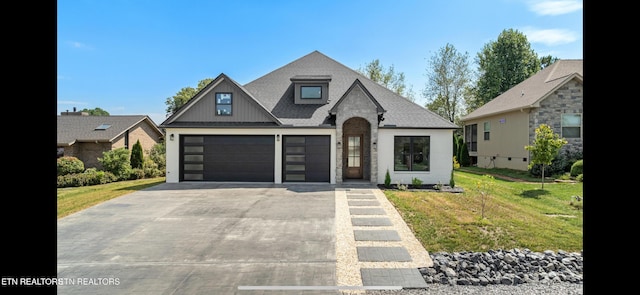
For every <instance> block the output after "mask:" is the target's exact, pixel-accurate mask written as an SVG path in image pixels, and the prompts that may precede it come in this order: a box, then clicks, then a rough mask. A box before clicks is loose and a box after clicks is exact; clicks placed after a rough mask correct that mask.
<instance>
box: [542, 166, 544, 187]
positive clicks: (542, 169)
mask: <svg viewBox="0 0 640 295" xmlns="http://www.w3.org/2000/svg"><path fill="white" fill-rule="evenodd" d="M542 189H544V164H542Z"/></svg>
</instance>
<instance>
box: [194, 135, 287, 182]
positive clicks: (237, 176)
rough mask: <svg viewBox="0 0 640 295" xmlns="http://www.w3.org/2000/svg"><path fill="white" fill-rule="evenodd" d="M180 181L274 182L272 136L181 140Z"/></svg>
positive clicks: (216, 136)
mask: <svg viewBox="0 0 640 295" xmlns="http://www.w3.org/2000/svg"><path fill="white" fill-rule="evenodd" d="M181 142H182V149H181V154H182V155H183V157H182V159H181V160H182V164H181V167H182V170H181V176H182V178H181V180H203V181H251V182H273V181H274V172H273V171H274V161H275V155H274V153H275V140H274V137H273V135H205V136H191V135H189V136H184V137H183V138H181Z"/></svg>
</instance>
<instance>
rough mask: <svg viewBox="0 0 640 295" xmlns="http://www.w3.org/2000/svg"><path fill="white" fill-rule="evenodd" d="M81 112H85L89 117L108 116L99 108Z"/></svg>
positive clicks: (107, 113)
mask: <svg viewBox="0 0 640 295" xmlns="http://www.w3.org/2000/svg"><path fill="white" fill-rule="evenodd" d="M81 112H85V113H88V114H89V116H109V112H107V111H105V110H103V109H101V108H95V109H86V108H85V109H83V110H81Z"/></svg>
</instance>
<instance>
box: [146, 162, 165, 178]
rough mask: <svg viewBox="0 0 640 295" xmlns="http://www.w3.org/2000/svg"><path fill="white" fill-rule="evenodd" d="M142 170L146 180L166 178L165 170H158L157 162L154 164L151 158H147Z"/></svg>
mask: <svg viewBox="0 0 640 295" xmlns="http://www.w3.org/2000/svg"><path fill="white" fill-rule="evenodd" d="M142 170H144V177H145V178H154V177H160V176H164V170H160V169H158V164H156V162H154V161H153V160H151V159H149V158H146V159H145V160H144V164H143V166H142Z"/></svg>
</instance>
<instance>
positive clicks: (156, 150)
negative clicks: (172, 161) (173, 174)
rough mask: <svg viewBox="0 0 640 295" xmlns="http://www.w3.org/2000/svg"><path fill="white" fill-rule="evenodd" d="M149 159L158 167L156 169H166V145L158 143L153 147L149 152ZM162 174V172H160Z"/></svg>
mask: <svg viewBox="0 0 640 295" xmlns="http://www.w3.org/2000/svg"><path fill="white" fill-rule="evenodd" d="M149 158H151V160H152V161H153V162H154V163H156V164H157V165H158V169H159V170H162V171H165V170H166V167H167V157H166V145H165V143H164V142H159V143H156V144H154V145H153V147H152V148H151V150H150V151H149ZM162 174H164V172H162Z"/></svg>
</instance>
